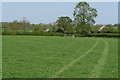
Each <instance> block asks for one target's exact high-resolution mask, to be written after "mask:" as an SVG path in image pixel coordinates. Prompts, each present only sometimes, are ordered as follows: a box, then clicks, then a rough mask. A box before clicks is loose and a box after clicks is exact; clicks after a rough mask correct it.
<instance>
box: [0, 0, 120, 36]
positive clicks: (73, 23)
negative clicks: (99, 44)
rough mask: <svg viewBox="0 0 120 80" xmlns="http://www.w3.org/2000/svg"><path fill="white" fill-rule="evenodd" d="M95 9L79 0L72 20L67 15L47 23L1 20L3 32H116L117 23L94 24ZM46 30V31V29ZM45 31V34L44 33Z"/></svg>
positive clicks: (68, 33) (83, 33)
mask: <svg viewBox="0 0 120 80" xmlns="http://www.w3.org/2000/svg"><path fill="white" fill-rule="evenodd" d="M97 15H98V14H97V10H96V9H94V8H92V7H90V5H89V4H88V3H87V2H79V3H78V4H77V5H76V6H75V8H74V12H73V16H74V20H72V19H71V18H70V17H68V16H61V17H58V20H57V21H56V22H54V23H49V24H42V23H40V24H31V23H30V22H29V21H28V20H27V19H26V18H23V19H22V20H21V21H18V20H14V21H13V22H1V24H2V32H3V34H8V33H10V34H12V35H16V34H17V33H27V34H29V33H44V32H46V33H62V34H67V35H73V34H77V35H84V36H87V35H90V34H91V33H118V26H119V24H114V25H111V24H108V25H105V26H106V27H107V28H105V29H103V30H101V31H100V30H99V29H100V27H102V26H103V25H100V24H99V25H98V24H97V25H95V20H94V18H96V17H97ZM46 30H47V31H46ZM46 33H45V34H46Z"/></svg>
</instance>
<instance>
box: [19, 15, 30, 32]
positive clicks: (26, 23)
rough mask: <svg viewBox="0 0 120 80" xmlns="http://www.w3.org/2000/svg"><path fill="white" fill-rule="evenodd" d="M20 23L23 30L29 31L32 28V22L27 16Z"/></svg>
mask: <svg viewBox="0 0 120 80" xmlns="http://www.w3.org/2000/svg"><path fill="white" fill-rule="evenodd" d="M20 23H21V28H22V30H23V31H27V30H29V29H30V22H29V21H28V20H27V18H26V17H23V19H22V20H21V21H20Z"/></svg>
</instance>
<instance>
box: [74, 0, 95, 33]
mask: <svg viewBox="0 0 120 80" xmlns="http://www.w3.org/2000/svg"><path fill="white" fill-rule="evenodd" d="M73 16H74V24H75V25H76V26H77V28H76V30H77V32H80V33H81V34H87V33H89V29H90V24H94V23H95V20H94V18H95V17H96V16H97V10H96V9H94V8H91V7H90V5H89V4H88V3H87V2H79V3H78V4H77V5H76V7H75V9H74V13H73Z"/></svg>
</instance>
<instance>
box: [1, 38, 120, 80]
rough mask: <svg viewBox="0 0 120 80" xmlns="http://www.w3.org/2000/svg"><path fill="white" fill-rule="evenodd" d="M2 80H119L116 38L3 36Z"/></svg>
mask: <svg viewBox="0 0 120 80" xmlns="http://www.w3.org/2000/svg"><path fill="white" fill-rule="evenodd" d="M2 51H3V54H2V55H3V69H2V71H3V74H2V76H3V78H117V77H118V40H117V38H72V37H44V36H43V37H40V36H3V50H2Z"/></svg>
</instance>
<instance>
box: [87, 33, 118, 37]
mask: <svg viewBox="0 0 120 80" xmlns="http://www.w3.org/2000/svg"><path fill="white" fill-rule="evenodd" d="M89 36H90V37H120V34H118V33H91V35H89Z"/></svg>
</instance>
